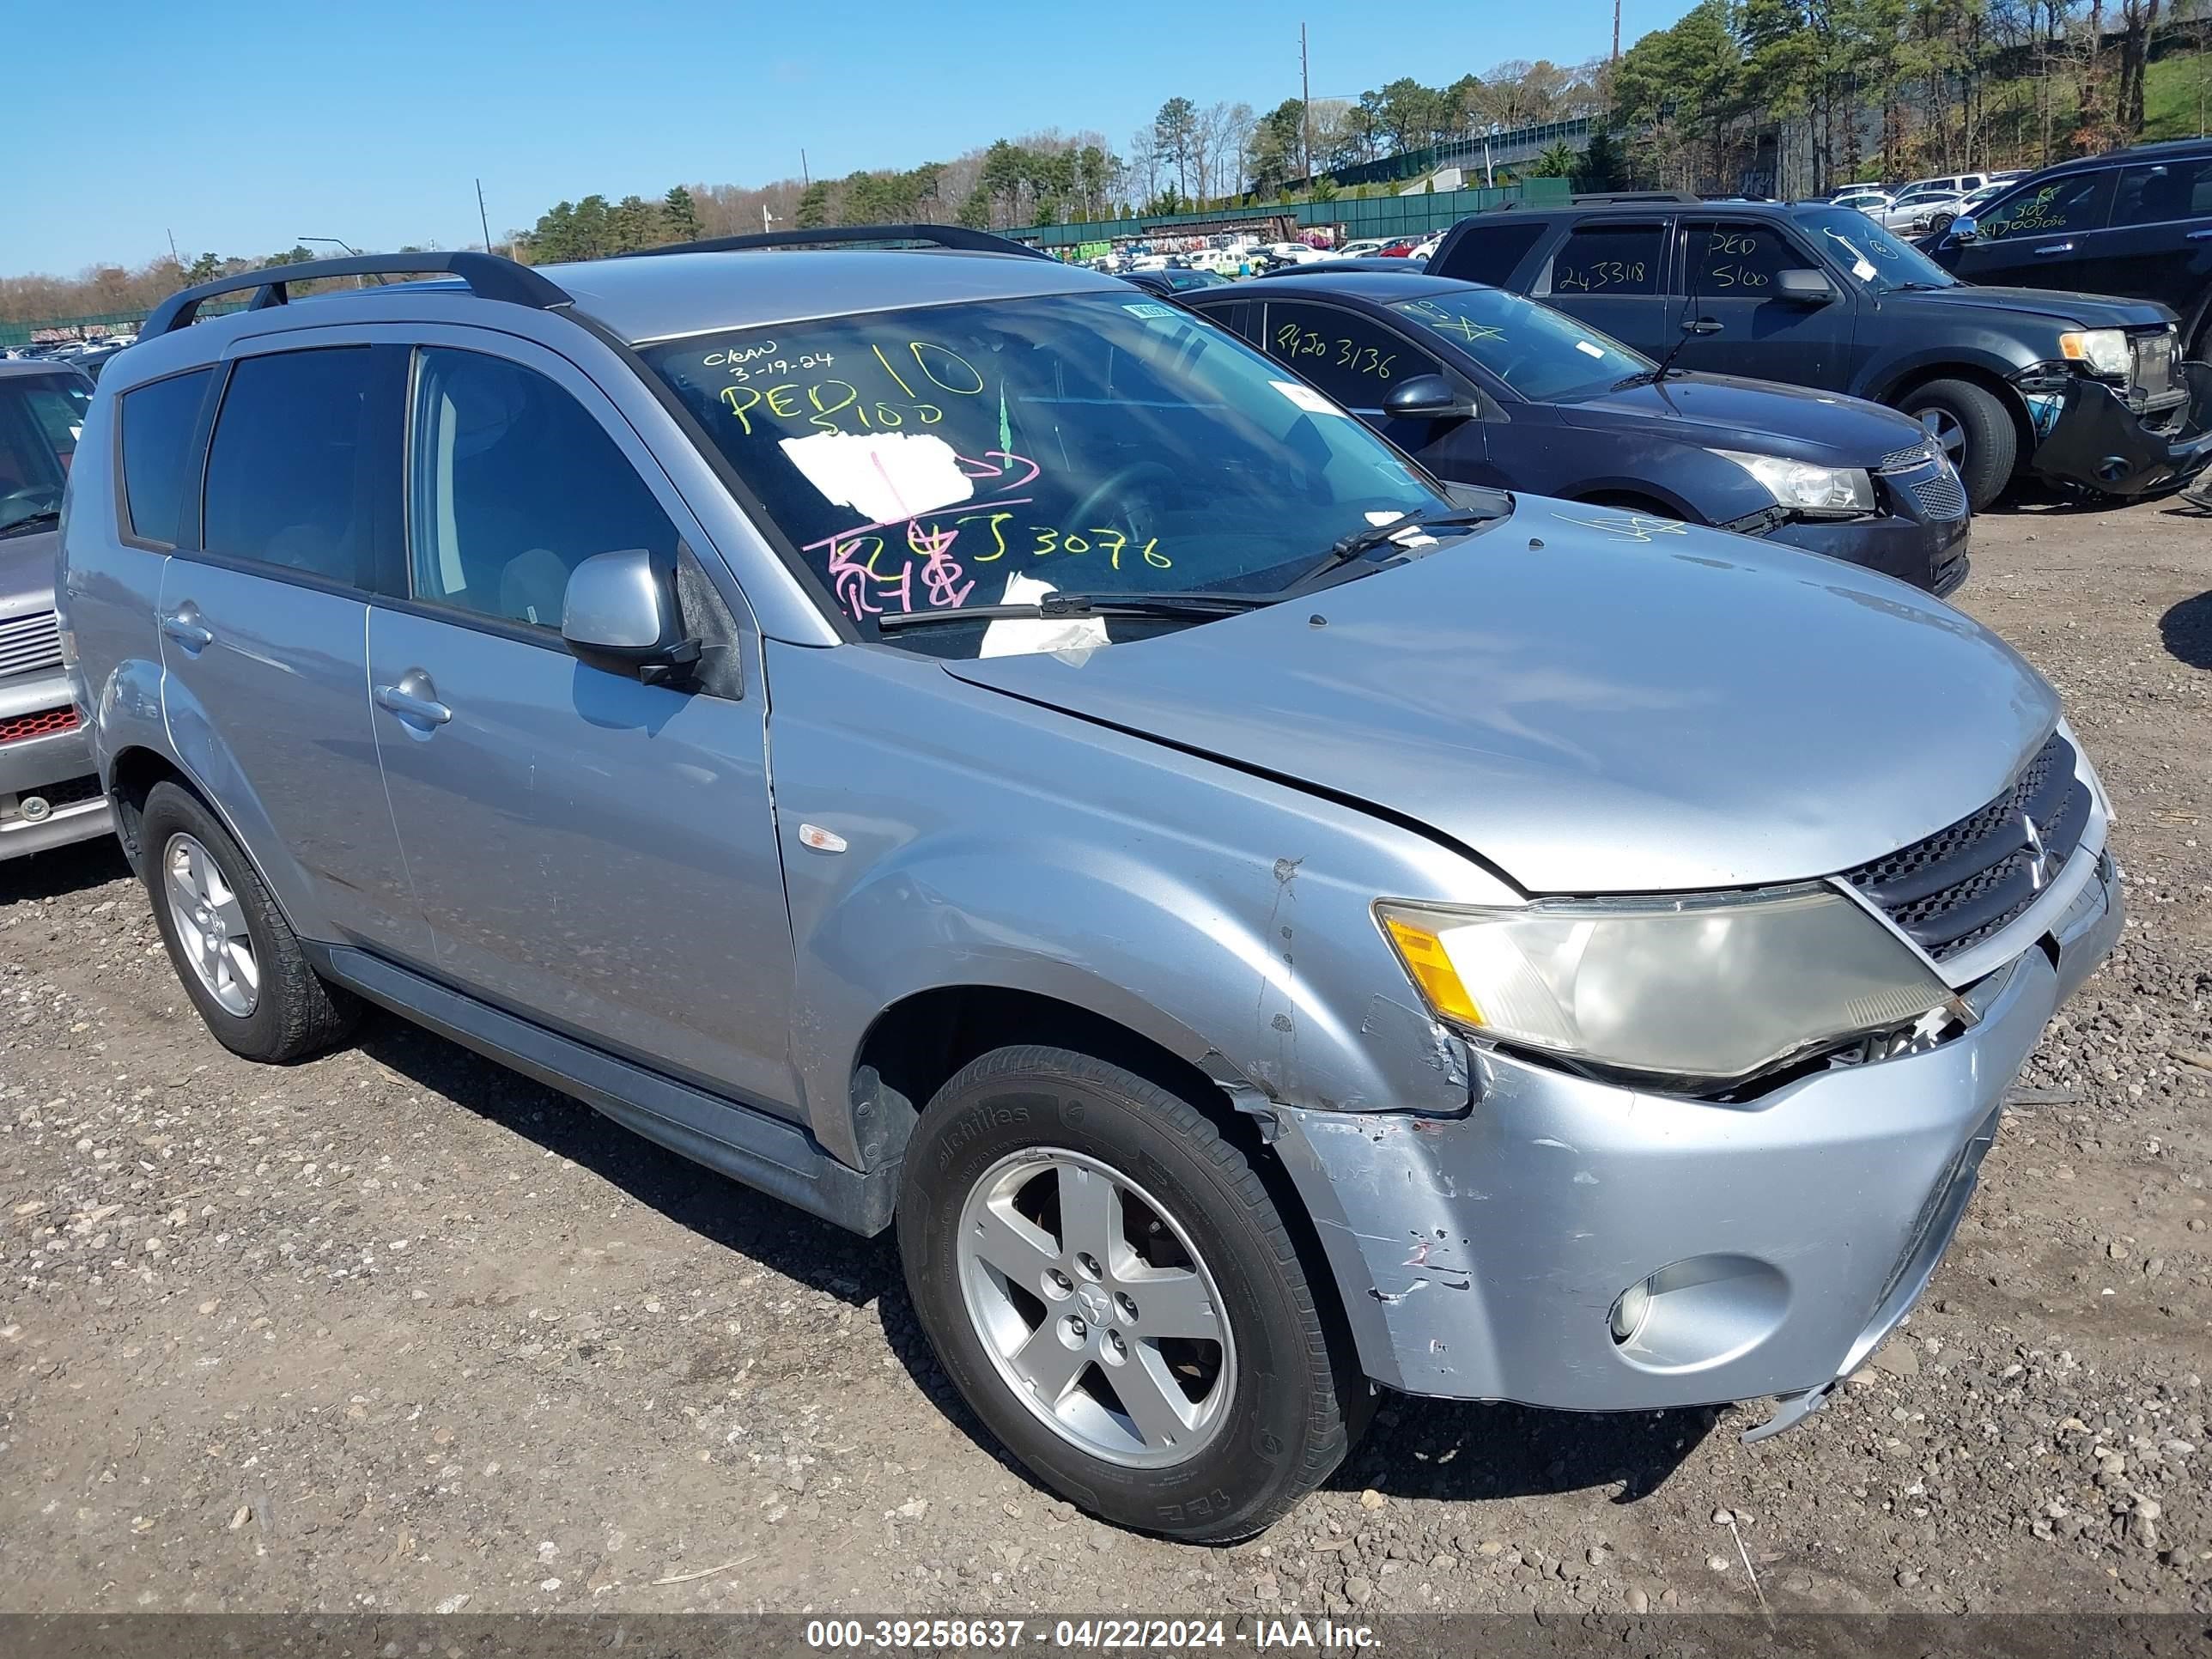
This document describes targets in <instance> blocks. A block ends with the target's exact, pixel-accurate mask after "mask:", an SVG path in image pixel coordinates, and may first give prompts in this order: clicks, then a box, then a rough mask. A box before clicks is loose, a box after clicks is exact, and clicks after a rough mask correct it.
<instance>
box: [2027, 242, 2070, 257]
mask: <svg viewBox="0 0 2212 1659" xmlns="http://www.w3.org/2000/svg"><path fill="white" fill-rule="evenodd" d="M2073 251H2074V244H2073V243H2071V242H2045V244H2044V245H2043V246H2041V247H2039V248H2038V249H2036V250H2035V257H2036V258H2042V257H2043V256H2044V255H2045V254H2046V253H2071V252H2073Z"/></svg>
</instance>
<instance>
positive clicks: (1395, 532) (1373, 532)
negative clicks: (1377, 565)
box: [1283, 509, 1505, 593]
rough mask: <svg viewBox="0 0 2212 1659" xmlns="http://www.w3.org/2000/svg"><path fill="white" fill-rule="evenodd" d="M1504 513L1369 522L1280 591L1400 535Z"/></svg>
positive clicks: (1293, 589)
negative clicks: (1379, 522)
mask: <svg viewBox="0 0 2212 1659" xmlns="http://www.w3.org/2000/svg"><path fill="white" fill-rule="evenodd" d="M1504 516H1505V515H1504V513H1503V512H1502V511H1477V510H1474V509H1468V510H1467V511H1465V512H1460V513H1437V515H1436V516H1434V517H1433V518H1427V519H1393V520H1390V522H1389V523H1388V524H1371V525H1370V526H1367V528H1366V529H1364V530H1355V531H1353V532H1352V533H1351V534H1350V535H1349V536H1346V537H1345V538H1343V539H1341V540H1340V541H1335V542H1332V543H1331V544H1329V549H1328V552H1326V553H1324V554H1322V556H1321V562H1319V563H1318V564H1316V565H1315V566H1314V567H1313V568H1311V569H1310V570H1308V571H1306V572H1304V574H1301V575H1299V576H1297V577H1296V578H1295V579H1293V580H1292V581H1291V585H1290V586H1287V587H1285V588H1284V589H1283V592H1285V593H1302V592H1304V591H1305V590H1306V589H1308V588H1310V587H1311V586H1314V585H1315V584H1316V582H1318V581H1319V580H1321V579H1322V577H1324V576H1326V575H1328V574H1329V573H1330V572H1332V571H1334V570H1340V569H1342V568H1344V567H1345V566H1346V565H1347V564H1350V563H1351V562H1352V561H1353V560H1354V559H1357V558H1358V557H1359V556H1361V555H1362V554H1365V553H1371V552H1373V551H1374V550H1376V548H1378V547H1381V546H1383V545H1384V544H1388V543H1390V542H1394V541H1395V540H1396V539H1397V538H1399V537H1401V536H1404V535H1408V534H1411V533H1413V532H1419V533H1422V534H1425V535H1431V536H1432V535H1434V534H1435V533H1436V532H1437V531H1439V530H1470V529H1472V528H1474V526H1476V525H1479V524H1489V523H1490V522H1492V520H1497V519H1502V518H1504Z"/></svg>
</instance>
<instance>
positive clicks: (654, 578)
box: [561, 547, 699, 685]
mask: <svg viewBox="0 0 2212 1659" xmlns="http://www.w3.org/2000/svg"><path fill="white" fill-rule="evenodd" d="M561 637H562V639H563V640H565V641H568V649H569V650H571V651H573V652H574V653H575V655H576V659H577V660H578V661H579V662H581V663H585V664H587V665H590V666H592V667H593V668H599V669H604V670H605V671H606V672H608V673H610V674H623V675H627V676H629V678H633V679H639V680H642V681H644V682H645V683H646V684H647V685H662V684H669V683H671V682H672V681H677V680H680V679H682V678H684V671H685V670H687V669H688V668H689V667H690V665H692V664H693V663H696V662H697V661H698V660H699V641H696V640H695V639H690V638H688V637H687V636H686V635H685V634H684V618H683V617H682V615H681V614H680V613H679V612H678V609H677V605H676V576H675V572H674V571H673V570H672V569H671V568H669V566H668V562H667V561H665V560H663V559H656V558H655V557H654V556H653V555H652V554H650V553H648V552H647V551H646V550H644V549H643V548H641V547H627V548H623V549H622V550H619V551H617V552H613V553H594V554H593V555H592V556H591V557H590V558H588V559H586V560H585V561H584V562H583V563H581V564H580V565H578V566H577V567H576V568H574V570H572V571H570V572H569V573H568V597H567V598H566V599H564V600H563V601H562V612H561Z"/></svg>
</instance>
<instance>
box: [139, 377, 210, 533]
mask: <svg viewBox="0 0 2212 1659" xmlns="http://www.w3.org/2000/svg"><path fill="white" fill-rule="evenodd" d="M214 377H215V371H214V370H213V369H211V368H199V369H194V370H193V371H192V372H191V374H176V375H172V376H171V377H170V378H169V379H167V380H155V382H154V383H153V384H152V385H150V386H140V387H138V388H137V390H136V391H133V392H125V393H124V394H123V496H124V500H125V503H126V504H127V505H128V507H129V509H130V513H131V534H132V535H133V536H136V537H137V538H138V539H140V540H141V541H149V542H161V543H163V544H172V543H174V542H175V541H176V539H177V531H178V527H179V520H180V519H181V518H182V517H183V516H184V499H185V474H186V471H187V469H188V468H189V467H190V465H191V447H192V438H193V436H194V435H195V433H196V432H197V428H198V422H199V413H200V401H201V399H202V398H205V397H206V396H207V388H208V382H209V381H210V380H212V379H213V378H214Z"/></svg>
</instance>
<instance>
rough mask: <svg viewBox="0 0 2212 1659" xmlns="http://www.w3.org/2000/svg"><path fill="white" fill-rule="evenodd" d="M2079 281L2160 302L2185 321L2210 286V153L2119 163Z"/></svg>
mask: <svg viewBox="0 0 2212 1659" xmlns="http://www.w3.org/2000/svg"><path fill="white" fill-rule="evenodd" d="M2090 240H2091V241H2092V242H2093V245H2094V257H2093V261H2092V263H2091V264H2089V265H2088V266H2087V268H2086V269H2085V270H2084V271H2083V277H2084V280H2083V282H2082V283H2081V286H2082V287H2083V288H2085V289H2090V290H2091V291H2093V292H2094V293H2098V294H2122V295H2127V296H2129V297H2130V298H2131V299H2140V300H2159V301H2164V302H2165V303H2166V304H2167V305H2169V306H2172V307H2173V308H2174V310H2175V311H2176V312H2178V313H2180V315H2181V319H2182V321H2183V323H2184V324H2185V325H2186V324H2188V323H2190V322H2191V320H2193V317H2194V313H2195V312H2196V309H2197V306H2198V305H2199V303H2200V302H2201V301H2203V296H2204V295H2205V294H2206V293H2207V292H2208V291H2212V154H2207V155H2192V156H2188V157H2185V158H2177V159H2176V160H2174V161H2150V162H2145V163H2142V164H2141V165H2139V166H2136V167H2123V168H2122V169H2121V170H2120V176H2119V182H2118V186H2117V187H2116V189H2115V191H2114V193H2113V197H2112V217H2111V219H2110V221H2109V222H2108V225H2107V228H2106V229H2105V230H2104V231H2102V232H2100V234H2097V235H2096V236H2094V237H2093V238H2092V239H2090Z"/></svg>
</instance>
